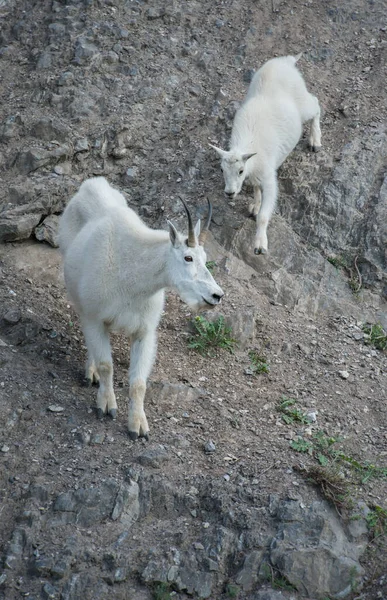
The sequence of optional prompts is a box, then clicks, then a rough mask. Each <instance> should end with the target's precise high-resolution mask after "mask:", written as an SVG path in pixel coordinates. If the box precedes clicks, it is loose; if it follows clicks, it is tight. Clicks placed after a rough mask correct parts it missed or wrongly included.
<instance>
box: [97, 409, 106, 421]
mask: <svg viewBox="0 0 387 600" xmlns="http://www.w3.org/2000/svg"><path fill="white" fill-rule="evenodd" d="M104 416H105V411H104V410H102V408H97V417H98V419H100V420H101V419H103V418H104Z"/></svg>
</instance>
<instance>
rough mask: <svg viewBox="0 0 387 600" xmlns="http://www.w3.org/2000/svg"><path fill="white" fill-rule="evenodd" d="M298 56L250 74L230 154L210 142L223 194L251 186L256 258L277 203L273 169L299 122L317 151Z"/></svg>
mask: <svg viewBox="0 0 387 600" xmlns="http://www.w3.org/2000/svg"><path fill="white" fill-rule="evenodd" d="M300 57H301V54H299V55H298V56H284V57H281V58H273V59H271V60H269V61H268V62H266V63H265V64H264V65H263V66H262V67H261V68H260V69H259V70H258V71H257V72H256V73H255V74H254V77H253V79H252V81H251V83H250V86H249V89H248V91H247V95H246V97H245V99H244V101H243V103H242V105H241V106H240V108H239V109H238V110H237V112H236V114H235V118H234V123H233V127H232V132H231V140H230V150H228V151H226V150H222V149H221V148H217V147H216V146H212V144H210V146H211V147H212V148H214V149H215V150H216V151H217V152H218V154H220V156H221V159H222V162H221V169H222V171H223V175H224V181H225V189H224V191H225V194H226V195H227V196H228V197H229V198H235V197H236V196H237V194H239V192H240V191H241V188H242V184H243V182H244V181H245V179H248V180H249V181H250V183H251V184H252V186H253V190H254V202H253V203H252V204H250V206H249V211H250V213H251V214H252V215H253V216H255V217H256V221H257V232H256V237H255V249H254V252H255V254H266V252H267V234H266V230H267V226H268V223H269V220H270V217H271V215H272V213H273V210H274V207H275V203H276V199H277V175H276V172H277V169H278V167H279V166H280V165H281V164H282V163H283V161H284V160H285V158H286V157H287V156H288V154H290V152H291V151H292V150H293V148H294V147H295V146H296V145H297V143H298V141H299V139H300V137H301V134H302V125H303V123H305V122H306V121H309V120H310V119H312V126H311V131H310V137H309V144H310V146H311V148H312V149H313V150H314V151H315V152H317V151H318V150H319V149H320V147H321V131H320V106H319V103H318V100H317V98H316V97H315V96H312V95H311V94H309V92H308V90H307V89H306V85H305V82H304V80H303V78H302V75H301V73H300V72H299V71H298V69H297V68H296V66H295V65H296V62H297V61H298V59H299V58H300ZM261 200H262V202H261Z"/></svg>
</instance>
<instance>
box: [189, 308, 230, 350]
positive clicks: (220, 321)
mask: <svg viewBox="0 0 387 600" xmlns="http://www.w3.org/2000/svg"><path fill="white" fill-rule="evenodd" d="M193 325H194V327H195V330H196V333H195V334H194V335H193V336H191V337H190V338H189V340H188V347H189V348H191V349H192V350H196V351H197V352H199V354H201V355H202V356H213V355H214V350H215V349H217V348H220V349H223V350H227V351H228V352H231V353H233V352H234V348H235V346H236V344H237V342H236V340H235V339H234V338H233V337H232V336H231V327H229V326H228V325H226V323H225V321H224V317H222V316H220V317H218V318H217V319H216V320H215V321H207V319H205V318H204V317H199V316H198V317H195V319H194V320H193Z"/></svg>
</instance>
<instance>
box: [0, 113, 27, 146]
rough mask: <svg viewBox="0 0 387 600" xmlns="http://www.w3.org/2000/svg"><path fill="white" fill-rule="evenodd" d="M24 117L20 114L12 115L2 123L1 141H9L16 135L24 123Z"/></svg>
mask: <svg viewBox="0 0 387 600" xmlns="http://www.w3.org/2000/svg"><path fill="white" fill-rule="evenodd" d="M22 123H23V122H22V119H21V117H20V116H19V115H11V116H10V117H7V119H5V121H4V122H3V123H2V124H1V125H0V141H3V142H5V141H7V140H10V139H11V138H13V137H15V136H16V135H17V133H18V132H19V129H20V126H21V125H22Z"/></svg>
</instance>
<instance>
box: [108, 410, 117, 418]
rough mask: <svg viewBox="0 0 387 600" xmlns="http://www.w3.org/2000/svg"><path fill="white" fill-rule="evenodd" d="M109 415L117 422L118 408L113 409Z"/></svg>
mask: <svg viewBox="0 0 387 600" xmlns="http://www.w3.org/2000/svg"><path fill="white" fill-rule="evenodd" d="M109 415H110V416H111V418H112V419H113V421H115V419H116V416H117V409H116V408H111V409H110V410H109Z"/></svg>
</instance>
